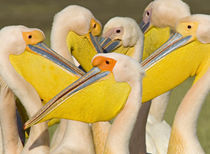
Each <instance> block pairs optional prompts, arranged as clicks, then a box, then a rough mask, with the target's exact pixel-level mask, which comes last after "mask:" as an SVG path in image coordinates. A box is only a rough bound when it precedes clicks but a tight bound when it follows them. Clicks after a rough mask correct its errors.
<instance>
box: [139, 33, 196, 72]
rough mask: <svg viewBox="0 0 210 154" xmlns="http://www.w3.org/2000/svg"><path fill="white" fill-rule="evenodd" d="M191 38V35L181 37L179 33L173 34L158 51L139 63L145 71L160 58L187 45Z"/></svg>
mask: <svg viewBox="0 0 210 154" xmlns="http://www.w3.org/2000/svg"><path fill="white" fill-rule="evenodd" d="M191 37H192V36H191V35H189V36H186V37H183V36H182V35H181V34H179V33H175V34H174V35H172V36H171V37H170V38H169V40H168V41H167V42H166V43H165V44H163V45H162V46H161V47H160V48H159V49H157V50H156V51H155V52H153V54H152V55H150V56H149V57H148V58H146V59H145V60H144V61H143V62H142V63H141V64H142V66H143V67H144V69H145V71H146V70H148V69H149V68H150V67H152V66H153V65H154V64H156V63H157V62H158V61H159V60H160V59H161V58H163V57H165V56H166V55H168V54H169V53H171V52H172V51H174V50H175V49H177V48H179V47H181V46H183V45H185V44H186V43H188V41H189V40H190V39H191Z"/></svg>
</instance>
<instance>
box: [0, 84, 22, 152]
mask: <svg viewBox="0 0 210 154" xmlns="http://www.w3.org/2000/svg"><path fill="white" fill-rule="evenodd" d="M0 85H1V92H0V128H1V135H2V137H1V139H2V141H1V144H2V147H1V151H0V152H1V153H4V154H19V153H21V151H22V150H23V145H22V142H21V139H20V138H19V134H18V128H17V120H16V104H15V97H14V94H13V92H12V91H11V90H10V89H9V88H8V86H7V85H6V83H5V82H4V81H3V80H1V82H0Z"/></svg>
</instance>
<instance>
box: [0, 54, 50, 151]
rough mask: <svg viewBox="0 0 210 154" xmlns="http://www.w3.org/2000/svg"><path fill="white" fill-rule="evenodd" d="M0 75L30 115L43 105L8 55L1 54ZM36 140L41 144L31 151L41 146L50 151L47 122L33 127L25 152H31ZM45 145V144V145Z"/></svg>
mask: <svg viewBox="0 0 210 154" xmlns="http://www.w3.org/2000/svg"><path fill="white" fill-rule="evenodd" d="M0 61H1V63H0V70H1V71H0V75H1V77H2V78H3V80H4V81H5V82H6V83H7V85H8V87H9V88H10V89H11V90H12V91H13V92H14V93H15V95H16V96H17V97H18V98H19V99H20V100H21V102H22V104H23V106H24V108H25V109H26V111H27V114H28V115H29V117H31V116H32V115H34V114H35V113H36V112H37V111H38V110H39V109H40V108H41V107H42V103H41V100H40V98H39V95H38V94H37V92H36V90H35V89H34V88H33V87H32V86H31V85H30V84H29V83H28V82H27V81H26V80H24V79H23V78H22V76H20V75H19V74H18V73H17V72H16V71H15V69H14V67H13V66H12V64H11V63H10V61H9V57H8V55H1V56H0ZM34 141H38V142H39V143H40V146H37V148H35V149H33V150H31V152H34V151H36V150H37V151H39V150H40V148H41V150H43V152H45V153H46V152H47V151H48V146H47V145H48V144H49V143H48V132H47V124H46V123H41V124H38V125H35V126H33V127H32V128H31V133H30V136H29V139H28V141H27V143H26V145H25V147H24V149H23V153H24V152H25V153H30V152H29V151H28V150H29V148H30V146H31V145H32V144H34ZM43 145H45V146H43Z"/></svg>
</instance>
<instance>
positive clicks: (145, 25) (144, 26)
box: [139, 20, 151, 34]
mask: <svg viewBox="0 0 210 154" xmlns="http://www.w3.org/2000/svg"><path fill="white" fill-rule="evenodd" d="M139 26H140V28H141V30H142V32H143V33H144V34H145V33H146V32H147V31H148V30H149V29H150V27H151V26H150V21H148V22H144V20H142V21H141V23H140V24H139Z"/></svg>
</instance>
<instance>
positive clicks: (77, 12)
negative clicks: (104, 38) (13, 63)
mask: <svg viewBox="0 0 210 154" xmlns="http://www.w3.org/2000/svg"><path fill="white" fill-rule="evenodd" d="M64 21H65V22H64ZM100 33H101V24H100V22H99V21H98V20H97V19H96V18H95V17H94V16H93V14H92V13H91V12H90V11H89V10H88V9H86V8H84V7H81V6H77V5H70V6H67V7H66V8H64V9H63V10H61V11H60V12H58V13H57V14H56V15H55V17H54V21H53V26H52V31H51V47H52V49H54V50H55V51H56V52H57V53H59V54H60V55H62V56H63V57H64V58H66V59H68V60H69V61H71V62H72V63H73V60H72V56H73V55H75V57H76V58H77V60H78V61H80V62H81V60H82V62H81V63H82V64H83V68H84V69H85V70H89V69H90V68H91V67H92V66H91V67H90V66H89V65H87V64H89V63H87V62H86V61H88V60H89V61H90V60H91V57H92V56H93V55H94V54H96V53H97V52H96V50H94V46H93V45H92V43H91V42H92V41H91V35H92V36H97V35H99V34H100ZM90 50H91V51H93V53H94V54H93V55H92V56H91V55H87V54H88V53H87V51H90ZM87 58H89V59H87ZM81 132H83V133H82V134H81ZM92 143H93V141H92V134H91V130H90V127H89V125H88V124H85V123H83V122H78V121H70V120H68V121H67V120H65V119H62V120H61V122H60V124H59V126H58V128H57V129H56V131H55V133H54V136H53V139H52V142H51V149H50V150H51V153H53V154H55V153H61V152H66V153H71V152H75V151H77V152H78V153H87V154H88V153H94V147H93V144H92Z"/></svg>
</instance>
